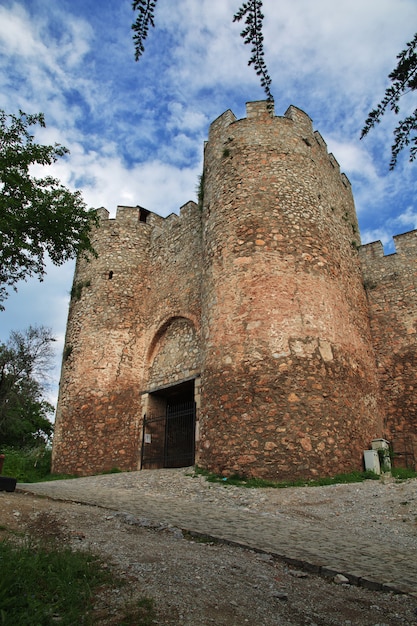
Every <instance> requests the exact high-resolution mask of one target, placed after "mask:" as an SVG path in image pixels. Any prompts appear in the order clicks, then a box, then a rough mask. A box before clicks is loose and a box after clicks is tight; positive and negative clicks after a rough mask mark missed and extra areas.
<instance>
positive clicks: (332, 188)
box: [53, 102, 417, 480]
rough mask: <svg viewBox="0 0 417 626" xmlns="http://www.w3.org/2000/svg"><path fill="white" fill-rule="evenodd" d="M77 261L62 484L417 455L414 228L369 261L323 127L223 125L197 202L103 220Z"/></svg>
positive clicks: (299, 118) (292, 473)
mask: <svg viewBox="0 0 417 626" xmlns="http://www.w3.org/2000/svg"><path fill="white" fill-rule="evenodd" d="M98 213H99V215H100V225H99V227H98V228H97V229H96V230H95V233H94V241H93V243H94V247H95V249H96V251H97V252H98V256H97V258H91V259H90V260H88V261H87V260H86V259H84V258H79V259H78V261H77V266H76V271H75V276H74V284H73V289H72V297H71V303H70V309H69V317H68V326H67V335H66V343H65V349H64V355H63V365H62V375H61V383H60V393H59V401H58V409H57V415H56V426H55V437H54V445H53V471H54V472H57V473H71V474H76V475H88V474H93V473H99V472H103V471H109V470H111V469H112V468H119V469H121V470H136V469H140V468H157V467H180V466H188V465H192V464H194V463H196V464H198V465H199V466H200V467H203V468H206V469H209V470H211V471H213V472H216V473H220V474H223V475H225V476H227V475H231V474H240V475H245V476H253V477H263V478H268V479H275V480H280V479H290V478H296V477H303V478H308V477H314V476H319V475H321V476H323V475H334V474H337V473H342V472H349V471H352V470H361V469H362V467H363V452H364V450H366V449H369V448H370V445H371V441H372V440H373V439H376V438H384V439H387V440H389V441H390V442H391V444H392V446H393V449H394V453H396V454H397V455H398V459H402V462H403V463H404V462H405V463H406V464H407V465H408V464H415V458H416V456H417V430H416V428H417V397H416V389H417V382H416V374H415V371H416V365H417V350H416V347H417V292H416V285H417V231H413V232H409V233H406V234H403V235H399V236H397V237H395V238H394V239H395V244H396V253H395V254H391V255H388V256H384V252H383V248H382V244H381V243H380V242H376V243H371V244H368V245H365V246H361V245H360V235H359V231H358V223H357V217H356V212H355V207H354V202H353V197H352V192H351V186H350V183H349V181H348V179H347V178H346V176H345V175H344V174H341V172H340V168H339V165H338V163H337V161H336V160H335V158H334V157H333V155H332V154H329V153H328V152H327V148H326V144H325V142H324V140H323V138H322V137H321V135H320V134H319V133H318V132H317V131H316V132H314V131H313V128H312V122H311V120H310V118H309V117H308V116H307V115H306V114H305V113H304V112H302V111H301V110H299V109H297V108H296V107H293V106H291V107H289V109H288V110H287V112H286V113H285V115H284V116H283V117H276V116H275V115H274V112H273V110H272V108H271V106H270V105H269V104H267V103H266V102H251V103H248V104H247V113H246V118H244V119H240V120H238V119H236V117H235V116H234V114H233V113H232V112H231V111H230V110H229V111H226V112H225V113H223V115H221V116H220V117H219V118H218V119H217V120H215V121H214V122H213V123H212V124H211V126H210V131H209V138H208V141H207V142H206V145H205V153H204V172H203V176H202V179H201V185H200V196H199V203H198V204H196V203H194V202H188V203H187V204H185V205H184V206H183V207H182V208H181V211H180V214H179V215H175V214H172V215H170V216H168V217H166V218H162V217H160V216H158V215H156V214H155V213H152V212H150V211H148V210H146V209H144V208H142V207H139V206H137V207H125V206H120V207H118V210H117V215H116V218H115V219H109V213H108V211H106V210H105V209H99V210H98Z"/></svg>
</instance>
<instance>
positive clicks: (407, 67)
mask: <svg viewBox="0 0 417 626" xmlns="http://www.w3.org/2000/svg"><path fill="white" fill-rule="evenodd" d="M397 59H398V64H397V66H396V68H395V69H394V70H393V71H392V72H391V74H389V76H388V78H389V79H390V80H391V83H392V84H391V85H390V86H389V87H387V89H386V90H385V95H384V97H383V99H382V100H381V102H380V103H379V104H378V106H377V107H376V108H375V109H373V110H372V111H371V112H370V113H369V115H368V118H367V120H366V122H365V126H364V128H363V129H362V134H361V139H362V137H364V136H365V135H367V134H368V132H369V131H370V130H371V128H373V127H374V126H375V124H379V123H380V121H381V118H382V116H383V115H384V114H385V113H386V111H387V109H391V111H394V113H396V114H398V113H399V112H400V105H399V101H400V98H401V97H402V96H403V95H405V94H407V93H409V92H410V91H414V90H416V89H417V33H416V34H415V35H414V39H413V40H412V41H410V42H409V43H407V47H406V48H405V50H403V51H402V52H400V54H398V55H397ZM410 144H411V147H410V161H414V159H415V158H416V157H417V108H416V109H415V110H414V111H413V113H411V114H410V115H407V117H405V118H404V119H403V120H400V122H399V123H398V125H397V127H396V128H395V130H394V143H393V145H392V147H391V161H390V166H389V167H390V170H393V169H394V168H395V166H396V164H397V160H398V155H399V153H400V152H401V150H403V149H404V148H405V147H406V146H408V145H410Z"/></svg>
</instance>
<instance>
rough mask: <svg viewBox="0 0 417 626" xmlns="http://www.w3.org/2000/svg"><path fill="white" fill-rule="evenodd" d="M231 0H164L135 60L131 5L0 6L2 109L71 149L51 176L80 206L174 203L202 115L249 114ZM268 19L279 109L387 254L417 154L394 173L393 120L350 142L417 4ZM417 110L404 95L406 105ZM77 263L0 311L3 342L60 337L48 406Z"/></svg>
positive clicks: (17, 2) (282, 2) (313, 1)
mask: <svg viewBox="0 0 417 626" xmlns="http://www.w3.org/2000/svg"><path fill="white" fill-rule="evenodd" d="M240 4H241V2H240V0H175V1H174V0H158V5H157V8H156V24H157V28H156V29H155V30H151V32H150V35H149V38H148V41H147V42H146V44H145V47H146V52H145V55H144V57H143V58H142V59H141V61H139V63H136V62H135V61H134V50H133V43H132V38H131V35H132V32H131V24H132V21H133V19H134V14H133V12H132V10H131V1H130V0H100V2H97V0H0V59H1V68H2V71H1V72H0V108H3V109H5V110H6V111H7V112H13V113H16V112H17V111H18V110H19V109H22V110H24V111H25V112H27V113H35V112H39V111H42V112H43V113H44V114H45V117H46V123H47V128H46V129H45V130H43V131H42V132H39V133H38V139H39V141H41V142H44V143H54V142H58V143H61V144H63V145H65V146H67V147H68V148H69V149H70V151H71V153H70V155H69V156H68V157H67V158H66V159H65V160H62V161H60V162H59V163H57V164H55V165H54V166H53V167H52V168H50V169H49V170H48V173H51V174H52V175H54V176H56V177H58V178H60V179H61V181H62V182H63V183H64V184H66V185H67V186H68V187H70V188H71V189H80V190H81V192H82V194H83V197H84V199H85V201H86V203H87V205H88V206H89V207H100V206H105V207H106V208H107V209H108V210H109V211H110V213H111V215H114V214H115V211H116V206H117V205H118V204H127V205H129V204H132V205H137V204H140V205H141V206H144V207H146V208H147V209H149V210H151V211H154V212H156V213H159V214H160V215H168V214H169V213H171V212H177V211H178V209H179V207H180V206H181V205H183V204H185V203H186V202H187V201H188V200H195V199H196V188H197V184H198V177H199V174H201V171H202V155H203V143H204V140H205V139H206V138H207V131H208V126H209V124H210V122H211V121H212V120H214V119H215V118H216V117H218V116H219V115H220V114H221V113H223V112H224V111H225V110H227V109H232V110H233V112H234V113H235V115H236V116H237V117H243V116H244V115H245V102H247V101H251V100H259V99H263V97H264V96H263V92H262V89H261V88H260V86H259V82H258V79H257V77H256V75H255V73H254V71H253V69H252V68H248V66H247V60H248V58H249V49H248V48H247V47H246V46H244V45H243V42H242V40H241V38H240V36H239V32H240V29H241V25H239V24H233V22H232V17H233V14H234V12H235V11H236V10H237V9H238V8H239V6H240ZM264 14H265V54H266V62H267V65H268V69H269V73H270V75H271V78H272V81H273V82H272V91H273V94H274V96H275V113H276V115H283V114H284V112H285V111H286V109H287V108H288V106H289V105H290V104H294V105H296V106H298V107H299V108H301V109H303V110H304V111H305V112H306V113H308V114H309V115H310V117H311V118H312V119H313V124H314V128H315V129H316V130H318V131H319V132H320V133H321V135H322V136H323V138H324V139H325V141H326V142H327V145H328V149H329V151H330V152H333V154H334V155H335V157H336V159H337V160H338V161H339V163H340V165H341V168H342V171H344V172H345V173H346V175H347V176H348V178H349V179H350V181H351V183H352V188H353V192H354V196H355V202H356V208H357V212H358V217H359V224H360V228H361V235H362V243H367V242H369V241H375V240H378V239H379V240H381V241H382V242H383V243H384V246H385V249H386V251H387V252H388V253H390V252H393V251H394V248H393V243H392V235H395V234H399V233H402V232H406V231H408V230H412V229H414V228H417V204H416V203H415V200H414V199H415V196H416V190H417V164H415V163H414V164H410V163H409V162H408V158H407V156H406V155H402V156H401V157H400V160H399V164H398V166H397V168H396V170H395V171H394V172H389V170H388V164H389V160H390V146H391V143H392V129H393V127H394V126H395V123H396V121H397V120H396V117H395V116H393V115H387V116H386V117H385V118H384V121H383V123H382V124H381V125H379V126H378V127H377V128H376V130H375V131H373V132H372V133H371V134H370V135H369V136H368V137H367V138H366V139H364V140H362V141H360V140H359V136H360V130H361V128H362V126H363V123H364V120H365V119H366V116H367V113H368V112H369V110H370V109H371V108H372V107H373V106H374V105H376V104H377V103H378V101H379V100H380V99H381V97H382V95H383V92H384V90H385V88H386V86H387V84H388V82H387V76H388V74H389V72H390V71H391V70H392V69H393V67H394V65H395V62H396V55H397V53H398V52H399V51H400V50H402V49H403V48H404V47H405V45H406V42H407V41H410V40H411V39H412V37H413V35H414V33H415V31H416V30H417V2H416V0H338V1H337V2H335V1H334V0H279V1H277V0H264ZM411 95H413V94H411ZM411 105H412V103H411V96H409V97H408V100H407V97H406V99H405V100H404V104H403V107H404V108H403V110H404V114H405V113H407V111H409V110H410V108H411ZM414 106H415V105H414ZM38 173H39V172H38ZM45 173H46V172H45ZM73 267H74V266H73V263H67V264H66V265H64V266H62V267H59V268H57V267H54V266H50V267H48V275H47V277H46V279H45V280H44V281H43V282H42V283H40V282H38V281H37V280H36V279H34V280H30V281H28V282H27V283H22V284H19V286H18V292H17V293H16V294H12V295H11V296H10V298H9V299H8V300H7V301H6V303H5V304H6V310H5V311H4V312H2V313H0V341H5V340H6V339H7V337H8V334H9V332H10V330H23V329H24V328H26V327H27V326H28V325H29V324H43V325H45V326H48V327H50V328H51V329H52V331H53V333H54V335H55V336H56V337H57V339H58V341H57V344H56V345H57V359H56V362H57V365H56V369H55V371H54V372H53V388H52V391H51V399H52V400H53V399H54V395H55V393H56V384H57V381H58V378H59V362H60V352H61V351H62V346H63V340H64V334H65V324H66V316H67V311H68V301H69V291H70V289H71V282H72V273H73Z"/></svg>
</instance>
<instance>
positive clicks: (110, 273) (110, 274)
mask: <svg viewBox="0 0 417 626" xmlns="http://www.w3.org/2000/svg"><path fill="white" fill-rule="evenodd" d="M112 278H113V270H110V272H109V280H111V279H112Z"/></svg>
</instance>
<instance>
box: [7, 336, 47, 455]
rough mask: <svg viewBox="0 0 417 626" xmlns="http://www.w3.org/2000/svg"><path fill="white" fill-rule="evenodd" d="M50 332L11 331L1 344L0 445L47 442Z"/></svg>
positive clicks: (24, 444)
mask: <svg viewBox="0 0 417 626" xmlns="http://www.w3.org/2000/svg"><path fill="white" fill-rule="evenodd" d="M54 341H55V339H54V338H53V337H52V335H51V331H50V330H49V329H47V328H45V327H43V326H39V327H32V326H29V328H28V329H27V330H25V331H23V332H18V331H13V332H11V333H10V337H9V339H8V341H7V343H6V344H3V343H0V443H1V444H3V445H11V446H26V445H28V444H31V443H32V444H33V443H35V442H44V443H45V442H47V441H48V440H49V438H50V437H51V435H52V432H53V426H52V423H51V422H50V421H49V419H48V415H50V414H51V413H53V410H54V409H53V407H52V405H51V404H49V402H47V401H46V400H45V399H44V397H43V396H44V391H45V386H46V380H47V371H48V369H49V368H50V367H51V364H52V358H53V349H52V342H54Z"/></svg>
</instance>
